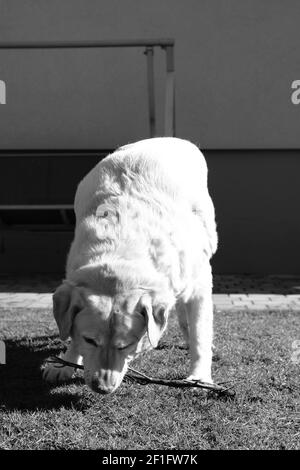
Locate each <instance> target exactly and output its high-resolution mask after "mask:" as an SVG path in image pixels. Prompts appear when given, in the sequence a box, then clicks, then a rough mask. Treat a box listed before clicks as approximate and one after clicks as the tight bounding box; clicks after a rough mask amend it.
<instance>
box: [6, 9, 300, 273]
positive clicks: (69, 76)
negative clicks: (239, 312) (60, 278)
mask: <svg viewBox="0 0 300 470" xmlns="http://www.w3.org/2000/svg"><path fill="white" fill-rule="evenodd" d="M299 24H300V3H299V2H298V0H287V1H286V2H283V1H281V0H272V1H270V0H243V1H241V0H186V1H180V0H164V1H161V0H160V1H158V0H152V1H151V2H149V1H148V0H122V1H117V0H101V1H96V0H89V1H83V0H72V1H71V0H52V1H51V2H50V1H47V0H39V1H35V0H26V1H21V0H20V1H17V0H9V1H8V0H6V1H5V0H4V1H1V2H0V41H1V40H3V41H9V40H12V41H17V40H19V41H25V40H28V41H29V40H80V39H82V40H88V39H99V40H101V39H118V38H127V39H129V38H136V37H142V38H151V37H156V36H158V37H159V36H162V37H174V38H175V41H176V57H175V59H176V86H177V88H176V98H177V106H176V108H177V135H178V136H179V137H183V138H187V139H190V140H192V141H193V142H195V143H197V144H200V146H201V147H202V148H203V149H205V150H206V151H205V155H206V158H207V162H208V167H209V185H210V191H211V194H212V196H213V199H214V202H215V205H216V212H217V221H218V230H219V235H220V246H219V251H218V254H217V255H216V256H215V258H214V261H213V263H214V267H215V270H216V272H225V273H226V272H227V273H229V272H269V273H270V272H273V273H299V271H300V268H299V266H300V259H299V239H300V217H299V216H298V214H299V193H300V189H299V182H298V180H299V177H298V175H299V174H300V155H299V151H298V150H297V149H299V147H300V133H299V122H300V105H299V106H298V105H295V104H293V103H292V101H291V95H292V92H293V90H292V89H291V84H292V82H293V81H294V80H297V79H300V69H299V57H298V56H299V51H298V42H299ZM142 52H143V51H142V50H126V51H125V50H121V51H120V50H99V51H95V50H93V51H92V50H91V51H87V50H85V51H75V50H73V51H72V50H68V51H49V52H47V53H45V52H41V51H0V80H4V81H5V82H6V85H7V104H5V105H0V151H1V150H4V149H38V148H40V149H63V148H65V149H80V148H82V149H103V148H115V147H117V146H118V145H120V144H124V143H125V142H128V141H134V140H137V139H140V138H144V137H147V136H148V133H149V130H148V121H147V95H146V74H145V72H146V67H145V65H146V63H145V57H144V56H143V53H142ZM155 67H156V82H157V103H156V104H157V108H158V115H159V132H160V133H161V132H162V112H163V100H164V88H163V85H164V70H165V64H164V54H163V52H162V51H158V52H157V53H156V57H155ZM279 149H282V150H279ZM293 149H294V150H293ZM8 162H9V160H8V159H7V158H5V159H3V158H2V159H1V158H0V177H1V176H2V179H1V181H2V183H1V184H2V186H1V194H0V199H1V198H2V201H4V199H5V200H7V201H8V200H9V202H13V199H14V198H17V199H18V201H15V202H20V200H21V201H25V199H26V198H27V199H28V198H29V199H30V198H31V201H33V200H34V201H36V197H37V198H40V202H43V203H45V202H47V201H48V200H49V201H50V200H51V201H52V202H59V199H64V200H62V201H61V202H66V200H65V199H66V198H67V199H68V201H70V200H71V199H72V196H73V194H72V192H73V190H74V188H73V186H74V184H75V180H74V181H73V180H72V181H73V182H72V185H73V186H72V185H70V186H66V185H65V184H64V183H63V181H64V178H60V179H58V180H57V179H56V183H52V180H53V177H55V169H53V168H54V167H53V165H54V166H55V165H57V168H59V174H60V176H62V175H63V174H64V171H66V168H67V167H66V166H65V163H63V161H62V159H57V160H55V159H54V160H53V161H52V163H51V164H50V163H46V161H44V163H40V162H39V161H36V162H35V164H34V165H33V166H32V167H31V169H30V170H28V169H27V170H24V162H23V163H21V162H19V164H17V160H14V163H12V162H10V163H8ZM18 165H19V166H18ZM43 165H44V166H43ZM76 165H77V164H76ZM12 166H13V168H12ZM85 166H86V165H84V164H82V166H80V165H79V167H76V178H80V176H81V175H83V174H84V173H85V172H86V168H85ZM22 168H23V170H22ZM11 172H12V173H11ZM14 172H15V173H14ZM13 174H14V177H13V176H9V175H13ZM24 175H29V176H28V182H26V184H25V183H24V178H23V179H22V177H23V176H24ZM51 178H52V179H51ZM57 181H60V186H59V184H58V183H57ZM36 184H37V186H36V187H35V186H34V185H36ZM26 185H27V187H30V191H26ZM54 187H55V191H53V192H51V188H54ZM59 187H60V189H59ZM34 188H35V189H34ZM38 188H42V189H41V190H39V189H38ZM49 191H50V192H49ZM1 195H2V196H1ZM29 202H30V201H29ZM71 236H72V234H70V233H57V234H55V233H42V232H40V233H39V232H36V233H35V234H32V233H26V234H24V233H21V232H17V233H14V234H13V233H12V232H6V231H5V230H2V231H1V233H0V271H1V272H2V271H5V272H8V271H11V272H14V271H20V270H23V271H28V270H35V271H49V270H52V271H57V270H60V269H63V265H64V259H65V253H66V250H67V248H68V245H69V243H70V240H71ZM25 242H26V247H27V250H24V248H23V246H24V243H25ZM29 247H32V249H31V250H30V249H29Z"/></svg>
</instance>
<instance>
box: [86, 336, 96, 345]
mask: <svg viewBox="0 0 300 470" xmlns="http://www.w3.org/2000/svg"><path fill="white" fill-rule="evenodd" d="M83 339H84V341H86V342H87V343H88V344H91V345H92V346H98V344H97V343H96V341H95V340H94V339H93V338H88V337H87V336H83Z"/></svg>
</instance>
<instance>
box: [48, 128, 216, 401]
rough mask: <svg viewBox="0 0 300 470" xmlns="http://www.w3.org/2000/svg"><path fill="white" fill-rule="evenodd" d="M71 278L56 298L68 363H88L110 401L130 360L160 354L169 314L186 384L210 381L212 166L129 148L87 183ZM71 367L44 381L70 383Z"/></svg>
mask: <svg viewBox="0 0 300 470" xmlns="http://www.w3.org/2000/svg"><path fill="white" fill-rule="evenodd" d="M74 208H75V214H76V228H75V235H74V240H73V243H72V245H71V248H70V251H69V254H68V259H67V266H66V278H65V280H64V281H63V282H62V284H61V285H60V286H59V287H58V289H57V290H56V292H55V293H54V296H53V312H54V317H55V320H56V322H57V325H58V329H59V333H60V337H61V339H62V340H67V339H68V338H69V337H71V342H70V344H69V346H68V349H67V351H66V353H64V354H62V355H61V357H62V358H63V359H65V360H67V361H70V362H73V363H76V364H82V363H83V365H84V377H85V382H86V384H87V385H89V387H90V388H91V389H92V390H93V391H95V392H99V393H111V392H113V391H115V390H116V389H117V388H118V387H119V385H120V384H121V382H122V379H123V377H124V375H125V373H126V370H127V367H128V364H129V362H130V361H131V360H132V359H133V358H134V357H135V356H136V355H137V354H139V353H141V352H142V351H146V350H148V349H151V348H155V347H156V346H157V344H158V341H159V339H160V337H161V336H162V334H163V332H164V330H165V328H166V326H167V320H168V316H169V313H170V311H171V310H173V309H174V310H176V312H177V314H178V319H179V325H180V327H181V329H182V332H183V335H184V338H185V340H186V342H187V344H188V346H189V349H190V356H191V364H190V371H189V375H188V379H190V380H194V379H196V380H199V381H203V382H210V383H211V382H212V377H211V361H212V335H213V304H212V273H211V266H210V258H211V256H212V255H213V254H214V253H215V251H216V248H217V233H216V225H215V213H214V206H213V203H212V201H211V198H210V196H209V193H208V189H207V166H206V162H205V159H204V157H203V155H202V154H201V152H200V151H199V149H198V148H197V147H196V146H195V145H193V144H192V143H190V142H188V141H186V140H182V139H178V138H171V137H170V138H169V137H162V138H153V139H146V140H142V141H139V142H136V143H133V144H129V145H125V146H123V147H121V148H119V149H118V150H116V151H115V152H114V153H112V154H110V155H108V156H107V157H106V158H104V159H103V160H102V161H101V162H100V163H99V164H98V165H97V166H96V167H95V168H93V169H92V170H91V171H90V173H88V174H87V175H86V176H85V178H84V179H83V180H82V181H81V182H80V184H79V186H78V188H77V192H76V195H75V203H74ZM73 373H74V369H73V368H72V367H69V366H64V367H55V366H54V365H53V364H51V365H50V364H49V365H48V366H47V367H46V368H45V370H44V378H45V379H46V380H47V381H49V382H55V383H60V382H64V381H67V380H69V379H70V378H71V376H72V375H73Z"/></svg>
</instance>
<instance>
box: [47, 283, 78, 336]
mask: <svg viewBox="0 0 300 470" xmlns="http://www.w3.org/2000/svg"><path fill="white" fill-rule="evenodd" d="M83 307H84V305H83V300H82V298H81V296H80V293H79V292H78V289H77V288H76V287H75V286H72V285H70V284H68V283H66V282H64V283H63V284H61V285H60V286H59V287H58V288H57V289H56V291H55V292H54V294H53V314H54V318H55V320H56V323H57V326H58V329H59V336H60V338H61V339H62V340H63V341H65V340H66V339H68V337H69V336H70V333H71V328H72V322H73V318H74V316H75V315H76V313H78V312H79V311H80V310H82V308H83Z"/></svg>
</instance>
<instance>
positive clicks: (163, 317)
mask: <svg viewBox="0 0 300 470" xmlns="http://www.w3.org/2000/svg"><path fill="white" fill-rule="evenodd" d="M139 311H140V313H141V314H142V315H144V316H145V319H146V323H147V333H148V338H149V341H150V344H151V346H152V347H153V348H155V347H156V346H157V344H158V341H159V340H160V337H161V335H162V333H163V331H164V329H165V327H166V324H167V309H166V307H165V306H163V305H157V306H153V305H152V300H151V297H150V296H149V295H143V296H142V297H141V299H140V302H139Z"/></svg>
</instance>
